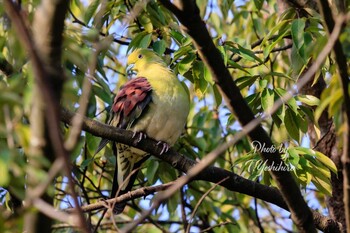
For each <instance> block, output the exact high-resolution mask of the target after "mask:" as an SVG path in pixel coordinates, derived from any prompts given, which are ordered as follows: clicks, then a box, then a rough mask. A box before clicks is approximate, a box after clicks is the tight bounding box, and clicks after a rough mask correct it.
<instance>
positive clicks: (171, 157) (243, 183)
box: [61, 109, 340, 232]
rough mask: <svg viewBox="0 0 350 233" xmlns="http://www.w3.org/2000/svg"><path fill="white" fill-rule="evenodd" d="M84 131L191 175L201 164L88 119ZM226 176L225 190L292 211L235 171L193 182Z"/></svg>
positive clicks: (209, 172) (330, 225)
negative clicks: (136, 149)
mask: <svg viewBox="0 0 350 233" xmlns="http://www.w3.org/2000/svg"><path fill="white" fill-rule="evenodd" d="M74 115H75V114H74V113H72V112H70V111H68V110H66V109H62V110H61V117H62V121H63V122H64V123H66V124H71V121H72V119H73V117H74ZM82 129H83V130H84V131H86V132H89V133H91V134H93V135H95V136H98V137H103V138H106V139H110V140H112V141H117V142H120V143H123V144H126V145H130V146H134V147H136V148H139V149H142V150H143V151H146V152H148V153H150V154H152V155H154V156H156V157H157V158H160V159H161V160H163V161H165V162H167V163H169V164H171V165H172V166H173V167H174V168H176V169H178V170H180V171H181V172H184V173H187V172H188V170H189V169H191V168H192V167H193V166H194V165H195V164H197V162H195V161H193V160H191V159H189V158H187V157H185V156H184V155H182V154H179V153H178V152H176V151H175V150H174V149H173V148H170V149H169V151H168V152H167V153H164V154H162V155H160V152H161V150H162V146H160V145H158V144H157V143H158V142H157V141H155V140H153V139H151V138H145V139H143V140H142V141H141V142H139V143H138V144H135V143H134V141H135V139H134V138H133V132H132V131H128V130H123V129H118V128H115V127H113V126H110V125H106V124H103V123H100V122H98V121H94V120H91V119H89V118H86V117H83V125H82ZM226 177H228V179H227V180H225V181H224V182H222V183H221V184H220V186H222V187H225V188H227V189H228V190H230V191H233V192H239V193H243V194H246V195H249V196H252V197H256V198H259V199H261V200H263V201H266V202H269V203H272V204H275V205H277V206H279V207H281V208H283V209H285V210H288V211H289V209H288V206H287V205H286V203H285V202H284V200H283V198H282V196H281V193H280V192H279V191H278V189H276V188H273V187H268V186H266V185H262V184H259V183H256V182H254V181H251V180H248V179H245V178H243V177H241V176H239V175H237V174H235V173H233V172H229V171H227V170H224V169H221V168H218V167H214V166H209V167H207V168H205V169H204V170H202V171H201V172H200V173H199V174H198V175H197V176H196V177H194V178H193V180H203V181H209V182H212V183H218V182H220V181H221V180H223V179H225V178H226ZM313 216H314V221H315V223H316V226H317V228H318V229H320V230H322V231H324V232H340V231H339V229H340V226H339V225H338V223H337V222H335V221H333V220H332V219H330V218H328V217H325V216H323V215H321V214H319V213H318V212H316V211H313Z"/></svg>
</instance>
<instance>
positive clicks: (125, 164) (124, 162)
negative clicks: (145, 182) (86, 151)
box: [111, 143, 149, 214]
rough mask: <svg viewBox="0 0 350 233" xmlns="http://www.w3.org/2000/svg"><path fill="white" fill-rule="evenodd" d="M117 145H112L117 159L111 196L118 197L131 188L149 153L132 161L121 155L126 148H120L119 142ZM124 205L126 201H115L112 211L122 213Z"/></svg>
mask: <svg viewBox="0 0 350 233" xmlns="http://www.w3.org/2000/svg"><path fill="white" fill-rule="evenodd" d="M118 146H119V147H118ZM118 146H116V145H115V143H114V145H113V146H112V148H113V153H114V154H115V155H116V159H117V161H116V166H115V170H114V176H113V185H112V191H111V198H114V197H119V196H121V195H123V194H125V193H128V192H129V191H130V190H131V189H132V187H133V185H134V182H135V180H136V178H137V174H138V171H139V170H140V167H141V165H142V163H143V162H144V161H145V160H146V159H147V158H149V155H146V154H144V155H142V156H141V157H142V158H141V159H140V160H139V161H137V162H136V163H134V161H131V160H129V159H126V157H125V154H124V155H123V153H126V148H125V147H123V148H122V147H121V146H120V144H119V145H118ZM123 146H125V145H123ZM117 147H118V149H117ZM125 206H126V202H121V203H115V204H114V207H113V213H114V214H120V213H122V212H123V210H124V208H125Z"/></svg>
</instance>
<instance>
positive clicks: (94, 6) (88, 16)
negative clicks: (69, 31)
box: [84, 0, 100, 24]
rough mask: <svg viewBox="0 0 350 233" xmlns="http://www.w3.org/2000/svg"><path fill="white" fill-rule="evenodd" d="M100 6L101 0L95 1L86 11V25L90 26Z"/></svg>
mask: <svg viewBox="0 0 350 233" xmlns="http://www.w3.org/2000/svg"><path fill="white" fill-rule="evenodd" d="M99 5H100V0H93V1H92V2H91V3H90V5H89V6H88V8H87V9H86V11H85V14H84V22H85V23H86V24H89V22H90V20H91V18H92V16H93V15H94V14H95V12H96V10H97V8H98V6H99Z"/></svg>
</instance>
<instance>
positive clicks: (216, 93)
mask: <svg viewBox="0 0 350 233" xmlns="http://www.w3.org/2000/svg"><path fill="white" fill-rule="evenodd" d="M212 87H213V92H214V97H215V103H216V106H217V107H218V106H219V105H220V104H221V103H222V95H221V93H220V91H219V90H218V88H217V86H216V84H214V85H213V86H212Z"/></svg>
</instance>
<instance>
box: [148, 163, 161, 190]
mask: <svg viewBox="0 0 350 233" xmlns="http://www.w3.org/2000/svg"><path fill="white" fill-rule="evenodd" d="M158 167H159V162H158V161H156V160H155V161H152V163H151V164H150V166H148V167H147V170H146V171H147V172H146V177H147V179H148V181H149V182H150V183H151V184H154V183H155V181H156V180H157V179H158V176H157V175H156V174H157V171H158Z"/></svg>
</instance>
